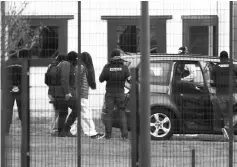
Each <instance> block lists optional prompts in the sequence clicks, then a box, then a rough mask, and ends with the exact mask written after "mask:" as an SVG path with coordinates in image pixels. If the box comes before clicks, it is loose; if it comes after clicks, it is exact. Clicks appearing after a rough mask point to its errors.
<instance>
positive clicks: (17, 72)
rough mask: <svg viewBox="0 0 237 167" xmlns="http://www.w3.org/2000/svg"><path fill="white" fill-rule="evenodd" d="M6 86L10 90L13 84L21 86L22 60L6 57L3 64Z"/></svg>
mask: <svg viewBox="0 0 237 167" xmlns="http://www.w3.org/2000/svg"><path fill="white" fill-rule="evenodd" d="M5 70H6V71H5V72H6V86H7V89H8V90H9V91H12V89H13V86H17V87H18V88H19V89H20V88H21V78H22V77H21V75H22V62H21V60H19V59H17V58H12V59H8V60H7V61H6V64H5Z"/></svg>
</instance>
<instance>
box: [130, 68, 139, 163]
mask: <svg viewBox="0 0 237 167" xmlns="http://www.w3.org/2000/svg"><path fill="white" fill-rule="evenodd" d="M131 76H132V77H131V78H132V80H131V92H130V106H129V107H130V108H129V110H130V111H131V118H132V130H131V131H132V140H131V143H132V155H131V156H132V167H138V166H139V149H138V147H139V113H138V102H139V101H138V100H139V94H138V83H137V82H138V78H137V69H136V68H132V69H131Z"/></svg>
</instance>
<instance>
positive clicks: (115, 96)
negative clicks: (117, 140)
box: [104, 93, 128, 137]
mask: <svg viewBox="0 0 237 167" xmlns="http://www.w3.org/2000/svg"><path fill="white" fill-rule="evenodd" d="M115 107H116V108H117V109H118V116H119V118H118V119H120V124H121V133H122V137H127V136H128V127H127V119H126V115H125V94H124V93H106V94H105V115H104V123H105V133H106V134H107V135H109V136H111V133H112V124H113V122H112V118H113V111H114V108H115Z"/></svg>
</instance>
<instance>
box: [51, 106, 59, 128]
mask: <svg viewBox="0 0 237 167" xmlns="http://www.w3.org/2000/svg"><path fill="white" fill-rule="evenodd" d="M53 108H54V112H55V114H54V120H53V121H54V122H53V126H52V130H58V120H59V108H58V106H57V105H55V104H53Z"/></svg>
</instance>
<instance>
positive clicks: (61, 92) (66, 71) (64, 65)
mask: <svg viewBox="0 0 237 167" xmlns="http://www.w3.org/2000/svg"><path fill="white" fill-rule="evenodd" d="M58 67H59V71H60V73H61V85H60V86H50V87H49V91H48V94H50V95H52V96H53V97H56V98H64V97H65V95H66V94H69V93H71V94H72V96H75V89H74V83H70V79H71V78H73V76H75V67H73V66H72V65H71V64H70V63H69V62H68V61H62V62H60V63H59V65H58ZM70 75H71V77H70ZM74 80H75V78H74ZM71 82H74V81H71Z"/></svg>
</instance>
